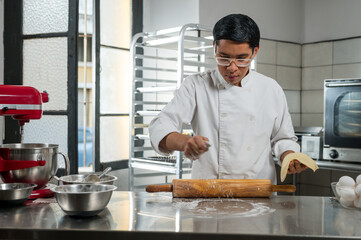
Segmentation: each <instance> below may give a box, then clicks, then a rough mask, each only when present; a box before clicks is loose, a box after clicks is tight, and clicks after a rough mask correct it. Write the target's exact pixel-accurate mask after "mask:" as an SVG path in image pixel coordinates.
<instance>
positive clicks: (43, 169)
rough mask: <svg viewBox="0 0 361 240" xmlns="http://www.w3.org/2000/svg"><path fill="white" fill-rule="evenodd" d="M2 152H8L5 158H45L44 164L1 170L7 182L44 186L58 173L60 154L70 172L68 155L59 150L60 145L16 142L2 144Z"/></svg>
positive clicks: (34, 159)
mask: <svg viewBox="0 0 361 240" xmlns="http://www.w3.org/2000/svg"><path fill="white" fill-rule="evenodd" d="M0 150H1V152H5V153H6V155H7V156H6V157H5V156H2V158H4V159H5V160H10V161H16V160H22V161H38V160H45V162H46V163H45V165H44V166H37V167H31V168H25V169H18V170H10V171H4V172H0V176H1V178H2V180H3V181H4V182H5V183H13V182H16V183H34V184H36V185H38V186H37V188H42V187H44V186H45V185H46V184H47V183H48V182H49V180H50V179H51V178H52V177H53V176H54V175H55V174H56V171H57V169H58V154H61V155H62V156H63V158H64V161H65V171H66V174H69V171H70V164H69V159H68V157H67V156H66V155H65V154H63V153H59V152H58V145H56V144H45V143H15V144H3V145H0Z"/></svg>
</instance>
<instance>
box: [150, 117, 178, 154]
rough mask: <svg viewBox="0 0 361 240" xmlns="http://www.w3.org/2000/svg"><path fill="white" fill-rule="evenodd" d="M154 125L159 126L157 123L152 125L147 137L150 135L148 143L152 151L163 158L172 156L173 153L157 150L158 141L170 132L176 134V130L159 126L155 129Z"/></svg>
mask: <svg viewBox="0 0 361 240" xmlns="http://www.w3.org/2000/svg"><path fill="white" fill-rule="evenodd" d="M156 125H159V124H157V123H154V124H152V126H150V128H149V131H150V132H149V133H150V134H149V135H150V143H151V145H152V147H153V149H154V150H155V151H156V152H157V153H159V154H161V155H164V156H169V155H171V154H173V152H174V151H169V152H164V151H162V150H161V149H159V143H160V141H162V139H163V138H164V137H165V136H167V135H168V134H169V133H172V132H178V130H177V129H175V128H173V127H171V126H164V125H163V126H159V127H157V126H156Z"/></svg>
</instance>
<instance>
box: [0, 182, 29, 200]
mask: <svg viewBox="0 0 361 240" xmlns="http://www.w3.org/2000/svg"><path fill="white" fill-rule="evenodd" d="M34 187H36V184H29V183H1V184H0V205H3V204H4V205H10V204H11V205H12V204H21V203H23V202H25V201H26V200H28V198H29V196H30V194H31V192H32V191H33V189H34Z"/></svg>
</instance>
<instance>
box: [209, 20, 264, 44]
mask: <svg viewBox="0 0 361 240" xmlns="http://www.w3.org/2000/svg"><path fill="white" fill-rule="evenodd" d="M213 38H214V42H215V44H216V45H218V41H219V40H221V39H226V40H232V41H236V42H239V43H248V44H249V46H250V47H251V48H252V49H254V48H255V47H258V46H259V40H260V32H259V28H258V26H257V24H256V23H255V21H253V19H252V18H250V17H248V16H246V15H243V14H230V15H227V16H225V17H223V18H221V19H220V20H219V21H218V22H217V23H216V25H214V28H213Z"/></svg>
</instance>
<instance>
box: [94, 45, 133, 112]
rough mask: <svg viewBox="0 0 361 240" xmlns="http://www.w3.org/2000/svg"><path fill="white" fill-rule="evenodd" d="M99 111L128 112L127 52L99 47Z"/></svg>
mask: <svg viewBox="0 0 361 240" xmlns="http://www.w3.org/2000/svg"><path fill="white" fill-rule="evenodd" d="M100 66H101V72H100V81H99V82H100V112H101V113H129V100H130V99H129V98H130V96H129V94H130V82H131V81H130V78H129V52H128V51H123V50H117V49H113V48H105V47H101V48H100Z"/></svg>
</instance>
